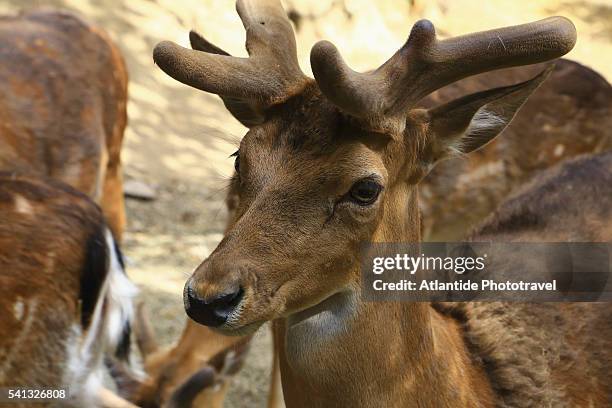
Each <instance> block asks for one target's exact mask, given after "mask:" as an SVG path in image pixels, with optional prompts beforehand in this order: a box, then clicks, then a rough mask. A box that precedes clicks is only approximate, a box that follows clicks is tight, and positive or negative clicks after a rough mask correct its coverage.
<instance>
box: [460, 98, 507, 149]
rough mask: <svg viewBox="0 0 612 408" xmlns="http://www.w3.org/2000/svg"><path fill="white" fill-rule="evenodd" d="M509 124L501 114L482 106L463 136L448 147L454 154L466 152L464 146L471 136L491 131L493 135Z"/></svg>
mask: <svg viewBox="0 0 612 408" xmlns="http://www.w3.org/2000/svg"><path fill="white" fill-rule="evenodd" d="M507 124H508V123H507V121H506V120H505V119H504V118H502V117H501V116H498V115H497V114H495V113H493V112H490V111H488V110H486V109H483V108H480V109H479V110H478V111H477V112H476V114H475V115H474V117H472V120H471V121H470V124H469V125H468V127H467V129H466V131H465V133H464V134H463V136H462V137H459V138H456V139H455V140H454V141H453V142H452V143H451V145H450V146H448V149H449V150H450V151H451V152H452V153H453V154H456V155H463V154H465V153H466V151H465V148H464V147H465V145H466V143H467V142H468V141H469V139H470V138H479V137H482V136H486V135H488V134H491V133H492V136H495V135H496V134H497V133H500V132H501V131H502V130H503V129H504V128H505V127H506V125H507Z"/></svg>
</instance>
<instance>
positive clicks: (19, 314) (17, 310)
mask: <svg viewBox="0 0 612 408" xmlns="http://www.w3.org/2000/svg"><path fill="white" fill-rule="evenodd" d="M24 309H25V305H24V304H23V301H22V300H21V298H17V301H16V302H15V303H13V316H15V319H17V320H21V319H23V313H24V311H25V310H24Z"/></svg>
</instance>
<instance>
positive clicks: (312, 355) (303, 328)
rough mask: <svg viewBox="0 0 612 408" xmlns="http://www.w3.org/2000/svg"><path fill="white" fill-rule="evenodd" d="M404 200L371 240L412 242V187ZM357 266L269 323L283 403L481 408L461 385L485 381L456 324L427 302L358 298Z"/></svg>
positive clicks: (415, 225)
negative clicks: (333, 289)
mask: <svg viewBox="0 0 612 408" xmlns="http://www.w3.org/2000/svg"><path fill="white" fill-rule="evenodd" d="M404 197H406V200H404V201H401V200H400V203H401V205H395V206H394V207H393V208H386V209H385V216H386V217H388V219H387V220H385V222H384V223H382V224H383V225H384V226H383V227H382V228H381V229H380V231H379V233H378V235H377V236H376V237H375V241H379V242H383V241H387V242H392V241H395V242H417V241H418V240H419V230H420V225H419V213H418V207H417V192H416V189H411V190H410V191H408V192H407V194H405V195H404ZM395 203H396V204H397V201H396V202H395ZM358 269H359V268H358V267H357V268H356V270H355V274H354V276H355V279H354V281H353V282H352V283H351V284H350V285H349V286H347V287H346V288H344V289H343V290H342V291H340V292H339V293H337V294H335V295H333V296H332V297H330V298H328V299H327V300H325V301H324V302H322V303H320V304H319V305H317V306H315V307H313V308H311V309H308V310H306V311H304V312H301V313H298V314H296V315H293V316H291V317H289V318H288V319H287V320H286V321H285V322H282V323H278V324H277V325H276V326H275V335H276V336H279V337H277V339H278V340H279V341H280V344H284V345H285V347H284V348H281V350H279V353H280V361H281V373H282V381H283V390H284V392H285V399H286V401H287V405H288V406H291V407H299V406H309V407H312V406H405V405H406V402H407V401H412V402H414V405H415V406H461V405H462V404H459V405H457V401H460V402H461V400H463V401H465V404H463V405H465V406H483V405H481V404H480V402H478V400H479V398H478V397H477V394H474V391H473V390H474V389H475V386H474V385H473V384H472V386H471V387H470V386H469V384H470V383H472V382H480V383H481V384H486V381H485V379H484V377H483V374H482V373H481V372H479V371H478V370H476V369H474V368H473V367H472V366H471V365H470V363H469V361H470V359H469V356H468V355H467V352H466V350H465V346H464V344H463V341H462V338H461V333H460V330H459V328H458V327H457V325H456V324H455V323H454V322H452V321H451V320H450V319H447V318H445V317H442V316H440V315H438V314H437V313H436V312H435V311H433V309H431V307H430V305H429V304H427V303H407V302H365V301H363V300H362V299H361V289H360V276H359V270H358ZM459 373H463V375H461V377H460V374H459ZM466 373H467V375H466ZM468 377H469V378H468ZM471 377H474V378H471ZM466 378H468V379H467V380H466ZM462 385H465V387H464V388H465V389H461V388H462ZM480 392H481V393H483V394H482V395H485V397H486V395H487V392H485V391H483V390H482V389H481V390H480ZM304 395H308V396H309V398H308V399H307V400H305V399H304V397H303V396H304ZM457 396H460V397H461V398H460V399H459V400H458V399H457ZM485 399H486V398H485Z"/></svg>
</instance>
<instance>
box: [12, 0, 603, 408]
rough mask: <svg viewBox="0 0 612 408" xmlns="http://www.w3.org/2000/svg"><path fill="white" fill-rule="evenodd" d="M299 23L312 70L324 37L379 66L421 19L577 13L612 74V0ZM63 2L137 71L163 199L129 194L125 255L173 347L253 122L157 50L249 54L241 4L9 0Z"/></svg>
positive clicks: (310, 4)
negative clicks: (197, 43) (175, 75)
mask: <svg viewBox="0 0 612 408" xmlns="http://www.w3.org/2000/svg"><path fill="white" fill-rule="evenodd" d="M286 5H287V6H288V7H289V8H291V9H293V10H295V11H296V12H297V13H298V15H300V16H301V18H300V19H299V33H298V46H299V48H300V60H301V62H302V67H303V69H304V71H305V72H310V70H309V65H308V52H309V51H310V48H311V46H312V44H314V42H315V41H317V40H319V39H322V38H325V39H329V40H332V41H333V42H334V43H336V44H337V46H338V47H339V48H340V49H341V50H342V52H343V54H344V55H345V57H346V59H347V60H348V62H349V64H350V65H352V66H353V67H355V68H356V69H369V68H372V67H374V66H376V65H378V64H380V63H382V62H383V61H384V59H385V58H387V57H388V56H390V55H391V54H392V53H393V52H394V51H395V50H396V49H397V48H399V47H400V46H401V44H402V43H403V41H405V38H406V36H407V34H408V32H409V30H410V27H411V25H412V23H413V22H414V21H416V20H417V19H418V18H421V17H427V18H429V19H431V20H432V21H433V22H434V24H435V25H436V27H437V29H438V33H439V34H440V35H441V36H447V35H456V34H462V33H466V32H470V31H476V30H482V29H488V28H493V27H497V26H502V25H510V24H519V23H524V22H528V21H532V20H535V19H539V18H543V17H546V16H550V15H555V14H560V15H564V16H567V17H570V18H571V19H572V20H573V21H574V22H575V24H576V26H577V28H578V32H579V40H578V44H577V46H576V48H575V50H574V51H572V53H571V54H570V56H569V57H570V58H573V59H576V60H578V61H580V62H582V63H583V64H586V65H588V66H590V67H592V68H594V69H596V70H598V71H599V72H600V73H602V74H603V75H604V76H606V77H607V78H608V79H610V78H611V77H612V44H611V41H610V39H611V38H612V25H611V24H610V22H611V21H612V3H611V2H610V1H609V0H607V1H597V0H590V1H580V0H571V1H570V0H567V1H552V0H539V1H520V0H495V1H488V2H487V1H482V0H460V1H450V0H438V1H430V2H426V1H423V0H416V1H409V0H382V1H376V2H374V1H367V0H344V1H342V0H341V1H338V0H336V1H331V0H321V1H306V0H292V1H289V0H287V1H286ZM36 6H61V7H67V8H69V9H73V10H77V11H78V12H80V13H82V14H84V15H85V16H87V17H89V18H90V19H91V20H93V21H95V22H97V23H98V24H99V25H100V26H101V27H103V28H105V29H106V30H107V31H108V32H109V33H110V34H111V36H112V37H113V39H114V40H115V41H116V42H117V43H118V45H119V47H120V48H121V50H122V51H123V53H124V56H125V58H126V61H127V64H128V69H129V75H130V89H129V92H130V102H129V105H128V113H129V125H128V129H127V132H126V135H125V144H124V146H125V147H124V150H123V158H124V162H125V164H126V166H125V174H126V178H127V179H128V180H139V181H142V182H145V183H148V184H150V185H151V186H153V187H154V188H155V189H156V190H157V199H156V200H155V201H152V202H142V201H133V200H128V202H127V209H128V217H129V218H128V231H127V234H126V238H125V248H124V250H125V252H126V254H127V257H128V260H129V273H130V275H131V277H132V278H133V279H134V280H135V281H136V282H137V283H138V284H139V286H140V287H141V288H142V296H143V297H144V299H145V300H146V302H147V305H148V307H149V308H150V309H151V310H150V311H151V315H152V316H155V319H154V325H155V330H156V333H157V334H158V336H159V339H160V341H161V342H162V343H170V342H171V341H173V340H174V339H175V338H176V337H177V336H178V335H179V333H180V331H181V329H182V326H183V324H184V320H185V317H184V313H183V311H182V305H181V291H182V287H183V283H184V281H185V279H186V277H187V276H188V274H189V273H190V271H191V270H193V269H194V268H195V267H196V266H197V265H198V263H199V262H201V261H202V259H204V258H205V257H206V256H207V254H208V253H209V252H210V251H211V250H212V249H213V248H214V247H215V245H216V243H217V242H218V241H219V240H220V239H221V236H222V235H221V233H222V230H223V225H224V220H225V212H224V204H223V198H224V189H225V185H226V183H227V180H228V178H229V176H230V172H231V169H232V160H231V159H230V158H228V156H229V155H230V154H231V153H232V152H233V151H234V150H235V146H236V145H237V143H238V141H239V140H240V137H241V136H242V135H243V134H244V132H245V129H244V128H243V127H242V126H241V125H240V124H239V123H238V122H237V121H235V120H234V119H233V118H232V117H231V116H230V115H229V114H228V113H227V112H226V111H225V110H224V108H223V105H222V104H221V103H220V101H219V100H218V98H217V97H215V96H211V95H207V94H204V93H202V92H199V91H197V90H195V89H191V88H188V87H186V86H183V85H181V84H179V83H178V82H175V81H173V80H172V79H170V78H168V77H166V76H165V75H164V74H163V73H162V72H161V71H160V70H159V69H157V68H156V67H155V66H154V64H153V61H152V58H151V50H152V48H153V46H154V45H155V44H156V43H157V42H158V41H160V40H163V39H169V40H173V41H176V42H179V43H181V44H183V45H187V41H188V40H187V33H188V30H189V29H190V28H196V29H198V30H199V31H201V32H203V33H205V34H206V36H207V37H208V38H209V39H210V40H212V41H213V42H214V43H217V44H218V45H220V46H222V47H223V48H225V49H226V50H227V51H229V52H231V53H232V54H234V55H245V52H244V50H243V42H244V30H243V29H242V26H241V24H240V21H239V19H238V17H237V15H236V13H235V12H234V9H233V5H232V2H231V1H222V0H217V1H213V0H175V1H172V0H129V1H128V0H126V1H119V0H104V1H95V0H82V1H79V0H49V1H34V0H29V1H28V0H9V1H7V0H2V1H0V12H3V13H13V12H15V11H16V10H18V9H22V8H31V7H36ZM269 361H270V339H269V334H268V331H267V330H261V331H260V333H259V334H258V336H257V337H256V339H255V342H254V345H253V348H252V351H251V353H250V356H249V358H248V361H247V364H246V368H245V369H244V370H243V371H242V372H241V373H240V375H239V376H238V378H237V380H236V381H235V384H234V385H233V388H232V390H231V391H230V396H229V399H228V401H227V403H226V406H227V407H244V406H248V407H252V406H263V405H264V401H265V399H266V389H267V378H268V373H269Z"/></svg>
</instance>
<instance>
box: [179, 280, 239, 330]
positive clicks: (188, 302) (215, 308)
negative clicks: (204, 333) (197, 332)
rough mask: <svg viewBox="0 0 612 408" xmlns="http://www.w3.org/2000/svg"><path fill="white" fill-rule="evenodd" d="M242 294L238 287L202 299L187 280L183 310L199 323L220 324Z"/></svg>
mask: <svg viewBox="0 0 612 408" xmlns="http://www.w3.org/2000/svg"><path fill="white" fill-rule="evenodd" d="M243 294H244V291H243V290H242V288H238V289H237V290H235V291H232V292H226V293H223V294H222V295H219V296H215V297H211V298H210V299H202V298H201V297H199V296H198V295H197V294H196V293H195V291H194V290H193V288H192V287H191V285H190V284H189V282H187V284H186V285H185V294H184V302H185V311H186V312H187V316H189V317H190V318H191V319H193V320H195V321H196V322H198V323H200V324H203V325H205V326H211V327H217V326H221V325H222V324H223V323H225V322H226V321H227V318H228V316H229V315H230V314H231V313H232V312H233V311H234V309H236V306H238V304H239V303H240V301H241V300H242V295H243Z"/></svg>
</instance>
